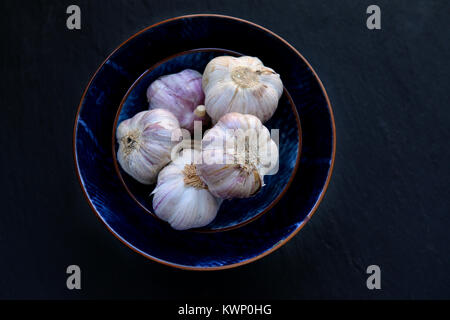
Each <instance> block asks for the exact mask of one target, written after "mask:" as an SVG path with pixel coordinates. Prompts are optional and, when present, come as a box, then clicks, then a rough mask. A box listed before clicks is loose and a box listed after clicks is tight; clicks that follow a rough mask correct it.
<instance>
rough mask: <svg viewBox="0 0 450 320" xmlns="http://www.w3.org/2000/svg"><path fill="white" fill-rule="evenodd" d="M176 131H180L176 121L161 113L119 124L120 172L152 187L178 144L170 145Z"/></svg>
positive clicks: (168, 113) (145, 114)
mask: <svg viewBox="0 0 450 320" xmlns="http://www.w3.org/2000/svg"><path fill="white" fill-rule="evenodd" d="M175 130H180V125H179V123H178V120H177V118H176V117H175V116H174V115H173V114H172V113H171V112H169V111H167V110H164V109H153V110H150V111H142V112H139V113H138V114H136V115H135V116H134V117H132V118H130V119H127V120H125V121H122V122H121V123H120V125H119V127H118V128H117V132H116V138H117V142H118V143H119V150H118V151H117V160H118V161H119V164H120V166H121V167H122V169H123V170H124V171H125V172H126V173H128V174H129V175H130V176H132V177H133V178H134V179H136V180H137V181H139V182H140V183H143V184H152V183H154V182H155V181H156V177H157V175H158V172H159V171H160V170H161V169H162V168H163V167H164V166H165V165H166V164H167V163H169V162H170V157H171V151H172V148H173V147H174V146H175V145H176V144H177V143H178V141H172V133H173V132H174V131H175Z"/></svg>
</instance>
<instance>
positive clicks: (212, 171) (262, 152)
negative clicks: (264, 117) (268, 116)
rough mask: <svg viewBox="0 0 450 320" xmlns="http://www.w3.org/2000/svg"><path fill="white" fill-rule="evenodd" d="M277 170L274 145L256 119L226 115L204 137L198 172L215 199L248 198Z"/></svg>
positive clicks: (276, 150)
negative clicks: (265, 178)
mask: <svg viewBox="0 0 450 320" xmlns="http://www.w3.org/2000/svg"><path fill="white" fill-rule="evenodd" d="M277 169H278V147H277V144H276V143H275V141H273V140H272V139H271V136H270V133H269V130H268V129H267V128H266V127H265V126H264V125H263V124H262V123H261V121H260V120H259V119H258V118H257V117H255V116H252V115H247V114H240V113H236V112H233V113H228V114H226V115H225V116H223V117H222V118H221V119H220V120H219V122H217V124H216V125H215V126H214V127H213V128H211V129H210V130H208V131H207V133H206V134H205V136H204V137H203V140H202V162H201V163H199V164H197V171H198V174H199V176H200V178H201V179H202V181H203V182H205V183H206V185H207V186H208V189H209V190H210V191H211V193H212V194H213V195H215V196H217V197H220V198H224V199H230V198H247V197H251V196H253V195H254V194H256V193H257V192H258V191H259V190H260V188H261V187H262V186H263V185H264V176H265V175H267V174H274V173H276V172H275V171H276V170H277Z"/></svg>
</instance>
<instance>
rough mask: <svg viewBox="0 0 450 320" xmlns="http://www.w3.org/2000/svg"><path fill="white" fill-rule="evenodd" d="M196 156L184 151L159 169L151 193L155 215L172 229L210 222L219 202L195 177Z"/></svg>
mask: <svg viewBox="0 0 450 320" xmlns="http://www.w3.org/2000/svg"><path fill="white" fill-rule="evenodd" d="M200 157H201V155H200V151H197V150H193V149H184V150H183V151H182V152H181V154H180V156H179V157H177V158H176V159H175V160H174V161H172V162H171V163H170V164H168V165H167V166H166V167H165V168H164V169H162V170H161V172H160V173H159V175H158V184H157V185H156V188H155V190H154V191H153V192H152V194H154V197H153V209H154V211H155V214H156V215H157V216H158V217H159V218H161V219H162V220H164V221H167V222H169V223H170V225H171V226H172V228H174V229H176V230H186V229H190V228H199V227H203V226H206V225H207V224H209V223H210V222H211V221H212V220H214V218H215V217H216V214H217V211H218V210H219V207H220V204H221V202H222V200H221V199H217V198H215V197H214V196H213V195H212V194H211V193H210V192H209V191H208V189H207V186H206V185H205V184H204V183H203V182H202V181H201V180H200V178H199V177H198V175H197V172H196V165H195V162H196V161H195V159H200Z"/></svg>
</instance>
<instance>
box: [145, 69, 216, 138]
mask: <svg viewBox="0 0 450 320" xmlns="http://www.w3.org/2000/svg"><path fill="white" fill-rule="evenodd" d="M147 99H148V101H149V107H150V109H157V108H162V109H166V110H169V111H170V112H172V113H173V114H174V115H175V117H177V119H178V121H179V122H180V126H181V127H182V128H185V129H187V130H189V131H191V132H192V131H193V130H194V121H201V122H202V124H207V123H208V122H209V120H210V119H209V117H208V115H207V114H206V110H205V106H204V105H203V104H204V101H205V95H204V93H203V90H202V74H201V73H199V72H197V71H195V70H191V69H186V70H183V71H181V72H178V73H174V74H169V75H166V76H162V77H160V78H158V79H157V80H155V81H154V82H153V83H152V84H151V85H150V86H149V87H148V89H147Z"/></svg>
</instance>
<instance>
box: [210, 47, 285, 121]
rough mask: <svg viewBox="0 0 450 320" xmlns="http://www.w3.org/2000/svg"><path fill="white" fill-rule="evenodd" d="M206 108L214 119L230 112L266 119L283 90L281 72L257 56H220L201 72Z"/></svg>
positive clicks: (270, 114) (216, 119)
mask: <svg viewBox="0 0 450 320" xmlns="http://www.w3.org/2000/svg"><path fill="white" fill-rule="evenodd" d="M202 86H203V91H204V92H205V96H206V98H205V106H206V112H207V113H208V115H209V116H210V117H211V119H212V120H213V123H216V122H217V121H218V120H219V119H220V118H221V117H222V116H223V115H225V114H226V113H230V112H239V113H243V114H252V115H254V116H256V117H258V118H259V119H260V120H261V121H262V122H263V123H264V122H266V121H267V120H269V119H270V118H271V117H272V115H273V114H274V112H275V110H276V109H277V106H278V100H279V99H280V97H281V95H282V94H283V83H282V82H281V79H280V75H279V74H277V73H276V72H275V71H274V70H273V69H271V68H268V67H265V66H264V65H263V63H262V62H261V60H259V59H258V58H256V57H249V56H243V57H239V58H235V57H230V56H220V57H217V58H214V59H212V60H211V61H210V62H209V63H208V65H207V66H206V68H205V71H204V73H203V82H202Z"/></svg>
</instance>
